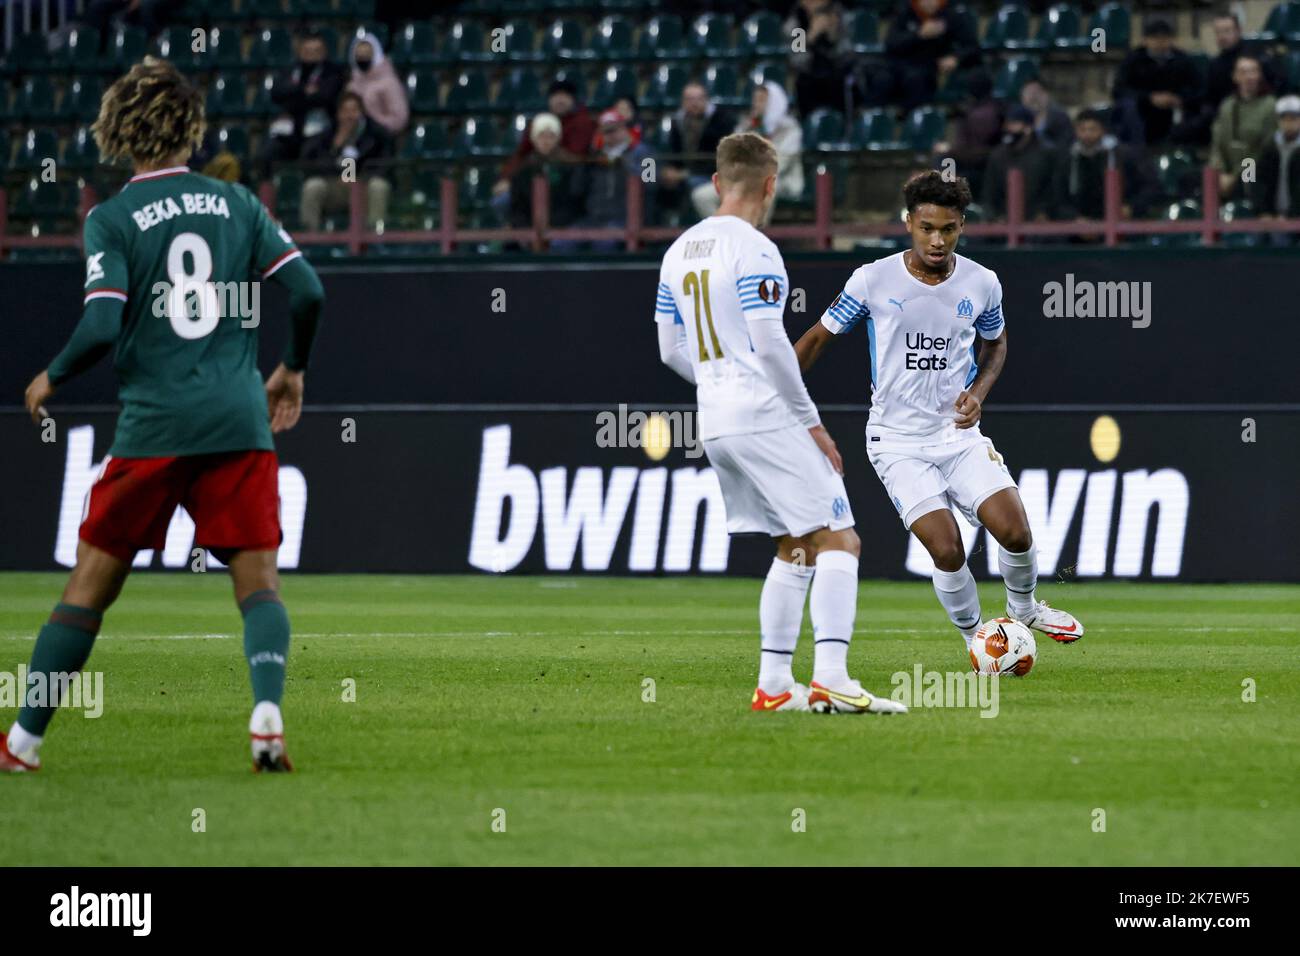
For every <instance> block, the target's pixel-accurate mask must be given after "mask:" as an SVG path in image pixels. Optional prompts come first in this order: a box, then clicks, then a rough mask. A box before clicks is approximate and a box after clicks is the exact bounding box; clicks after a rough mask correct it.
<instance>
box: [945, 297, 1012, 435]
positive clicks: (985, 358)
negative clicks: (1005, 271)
mask: <svg viewBox="0 0 1300 956" xmlns="http://www.w3.org/2000/svg"><path fill="white" fill-rule="evenodd" d="M975 331H976V332H977V333H978V334H979V337H980V347H979V354H978V355H977V357H976V362H977V366H976V368H977V371H976V373H975V378H974V379H972V380H971V383H970V385H968V386H967V387H966V388H964V389H963V390H962V391H961V394H959V395H958V396H957V401H956V402H954V403H953V407H954V408H955V409H956V411H957V419H956V424H957V427H958V428H970V427H972V426H974V425H975V424H976V423H978V422H979V420H980V416H981V415H982V414H983V411H984V402H985V400H986V399H987V398H988V397H989V392H990V391H991V390H992V389H993V383H994V382H996V381H997V380H998V376H999V375H1001V374H1002V366H1003V365H1005V364H1006V361H1007V327H1006V323H1005V322H1004V321H1003V320H1002V284H1001V283H1000V282H995V283H994V284H993V289H992V292H991V293H990V295H989V301H988V303H987V304H986V306H985V308H984V311H983V312H981V313H980V314H979V317H978V318H976V320H975Z"/></svg>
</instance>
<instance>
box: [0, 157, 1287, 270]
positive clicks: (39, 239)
mask: <svg viewBox="0 0 1300 956" xmlns="http://www.w3.org/2000/svg"><path fill="white" fill-rule="evenodd" d="M833 195H834V193H833V180H832V174H831V173H830V172H829V171H828V170H825V169H822V170H819V171H818V172H817V173H816V175H815V178H814V182H813V215H812V221H811V222H803V223H782V224H778V225H772V226H769V227H767V228H766V229H765V230H764V232H766V233H767V235H769V236H770V237H771V238H773V239H775V240H792V241H798V242H803V243H807V244H808V245H809V246H810V247H811V248H813V249H818V250H828V249H831V248H833V246H834V242H835V240H836V239H867V238H883V237H897V236H899V235H901V234H902V225H901V224H900V223H899V222H896V221H894V222H870V223H868V222H836V221H835V219H834V215H833V213H834V201H833ZM259 196H260V198H261V200H262V202H263V204H264V205H266V207H267V208H268V209H271V210H274V209H275V207H276V196H275V185H274V183H273V182H272V181H270V180H266V181H264V182H263V183H262V184H261V187H260V189H259ZM1104 197H1105V198H1104V210H1105V212H1104V215H1103V217H1102V218H1101V219H1091V220H1069V221H1027V220H1026V218H1025V212H1024V211H1025V181H1024V176H1023V174H1022V173H1021V172H1020V171H1019V170H1016V169H1012V170H1010V171H1009V172H1008V174H1007V216H1006V219H1005V220H1004V221H1000V222H973V223H970V224H968V225H967V226H965V228H964V229H963V233H964V234H965V235H967V236H971V237H976V238H981V239H984V238H987V239H1002V240H1004V241H1005V242H1006V244H1007V246H1008V247H1009V248H1013V249H1014V248H1017V247H1019V246H1021V245H1023V243H1024V242H1025V240H1029V239H1039V238H1058V239H1072V238H1078V237H1089V238H1094V239H1095V238H1097V237H1100V239H1101V244H1102V245H1104V246H1110V247H1113V246H1118V245H1119V244H1120V242H1121V240H1122V239H1124V238H1126V237H1133V236H1177V235H1195V236H1198V237H1199V239H1200V242H1201V243H1202V244H1203V245H1206V246H1212V245H1215V244H1216V243H1217V242H1218V241H1219V239H1220V238H1221V237H1222V236H1223V235H1224V234H1225V233H1234V234H1235V233H1300V218H1272V219H1233V220H1231V221H1226V220H1224V219H1223V218H1221V203H1220V201H1219V182H1218V173H1217V171H1216V170H1214V169H1212V168H1210V167H1208V166H1207V167H1205V168H1204V169H1202V171H1201V197H1200V198H1201V207H1202V208H1201V215H1200V217H1199V218H1195V219H1192V218H1188V219H1178V220H1166V219H1160V220H1135V219H1125V218H1123V217H1122V215H1121V209H1122V205H1123V182H1122V179H1121V174H1120V171H1119V170H1118V169H1108V170H1106V172H1105V193H1104ZM530 198H531V204H530V205H531V224H530V225H528V226H526V227H502V228H465V227H462V226H461V225H460V210H459V207H460V190H459V186H458V183H457V181H456V180H455V179H453V178H452V177H450V176H444V177H442V178H441V180H440V187H439V203H438V225H437V228H435V229H406V230H401V229H387V228H385V229H382V231H377V230H371V229H369V228H367V225H366V212H367V210H366V187H365V177H359V178H358V180H357V181H355V182H353V183H350V184H349V209H348V223H347V226H346V228H344V229H342V230H338V231H328V230H318V231H305V230H299V231H296V232H295V233H294V240H295V241H296V242H297V243H298V244H299V245H301V246H312V245H344V246H346V247H347V250H348V252H349V253H350V254H351V255H362V254H363V253H364V252H365V250H366V249H367V247H370V246H375V245H381V244H387V243H401V244H427V245H428V246H429V247H430V249H431V250H432V249H437V250H439V251H440V252H441V253H442V254H443V255H451V254H453V253H455V252H456V251H457V248H458V247H463V246H465V245H467V244H477V243H515V244H518V245H521V246H524V247H527V248H528V249H530V250H531V251H533V252H545V251H546V250H547V248H548V247H549V246H550V244H551V243H552V242H553V241H555V240H569V241H577V242H611V241H612V242H616V243H619V244H620V245H621V246H622V248H623V249H624V250H626V251H628V252H637V251H640V250H642V249H643V248H644V247H645V244H646V243H648V242H664V241H671V240H672V239H674V238H676V237H677V236H678V235H679V234H680V233H681V232H682V231H683V229H684V228H685V227H678V226H653V225H647V224H646V222H645V186H644V183H642V181H641V179H640V177H639V176H636V175H629V176H628V180H627V200H626V209H625V223H624V225H622V226H618V227H613V228H609V227H605V228H594V227H569V228H555V229H553V228H551V226H550V222H549V209H550V185H549V182H548V181H547V180H546V179H545V178H544V177H542V176H537V177H535V178H534V179H533V181H532V195H531V197H530ZM96 201H97V199H96V196H95V192H94V190H93V189H92V188H91V187H89V186H86V187H83V188H82V190H81V196H80V201H79V203H78V214H77V218H78V222H79V223H80V222H82V221H84V219H85V216H86V213H87V212H89V211H90V209H91V207H92V206H93V205H94V204H95V202H96ZM8 226H9V209H8V197H7V194H6V192H5V191H4V190H0V256H4V255H6V254H7V253H8V252H9V251H11V250H14V249H51V248H72V249H75V248H78V247H79V245H80V240H79V238H78V237H77V236H75V235H66V234H65V235H46V236H20V235H9V233H8Z"/></svg>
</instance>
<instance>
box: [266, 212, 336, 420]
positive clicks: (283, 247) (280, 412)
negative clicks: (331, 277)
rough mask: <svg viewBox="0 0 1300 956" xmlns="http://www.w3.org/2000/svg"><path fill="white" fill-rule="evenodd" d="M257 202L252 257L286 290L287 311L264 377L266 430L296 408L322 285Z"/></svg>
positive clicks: (299, 405) (293, 416)
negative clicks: (286, 327) (278, 348)
mask: <svg viewBox="0 0 1300 956" xmlns="http://www.w3.org/2000/svg"><path fill="white" fill-rule="evenodd" d="M249 198H250V200H251V201H252V202H255V203H257V205H258V210H257V235H256V238H255V241H254V245H253V255H254V261H255V262H256V263H257V265H258V268H259V270H260V274H261V276H262V278H264V279H273V280H274V281H276V282H278V283H279V284H280V285H282V286H284V287H285V288H286V289H287V290H288V292H289V316H290V321H291V323H292V326H291V328H290V331H289V343H288V345H287V346H285V350H284V357H283V358H282V359H281V361H280V365H279V366H278V367H277V368H276V369H275V371H274V372H272V373H271V377H270V378H268V379H267V380H266V402H267V410H268V412H269V414H270V416H271V431H272V432H273V433H279V432H282V431H285V430H287V429H290V428H292V427H293V426H294V425H296V424H297V423H298V417H299V416H300V415H301V414H302V398H303V391H304V386H305V383H304V378H305V373H306V370H307V364H308V361H309V359H310V357H311V348H312V343H313V342H314V341H315V339H316V330H317V327H318V326H319V325H320V316H321V310H322V309H323V307H324V305H325V289H324V287H323V286H322V285H321V281H320V277H319V276H318V275H316V270H315V269H313V268H312V267H311V265H310V264H309V263H308V262H307V260H306V259H304V258H303V255H302V252H301V251H300V250H299V249H298V247H297V246H295V245H294V243H293V239H292V238H290V236H289V233H287V232H286V231H285V230H284V229H283V228H282V227H281V226H280V225H279V224H278V223H276V222H275V220H273V219H272V218H271V217H270V215H269V214H268V213H267V211H266V209H265V208H264V207H262V205H261V203H260V202H258V200H257V199H256V198H255V197H253V196H252V195H251V194H250V195H249Z"/></svg>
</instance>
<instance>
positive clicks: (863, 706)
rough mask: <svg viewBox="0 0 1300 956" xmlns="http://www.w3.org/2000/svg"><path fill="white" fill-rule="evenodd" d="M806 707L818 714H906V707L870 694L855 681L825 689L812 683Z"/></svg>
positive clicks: (886, 698)
mask: <svg viewBox="0 0 1300 956" xmlns="http://www.w3.org/2000/svg"><path fill="white" fill-rule="evenodd" d="M808 706H809V707H810V708H812V710H814V711H816V712H817V713H819V714H905V713H907V707H906V705H904V704H901V703H899V702H898V701H896V700H890V699H889V698H888V697H877V696H876V695H875V694H870V693H868V692H867V691H866V690H865V689H864V688H863V687H862V685H861V684H860V683H858V682H857V681H855V680H850V681H849V682H848V683H847V684H842V685H841V686H839V687H826V686H823V685H822V684H819V683H817V682H816V681H813V682H812V693H810V694H809V695H808Z"/></svg>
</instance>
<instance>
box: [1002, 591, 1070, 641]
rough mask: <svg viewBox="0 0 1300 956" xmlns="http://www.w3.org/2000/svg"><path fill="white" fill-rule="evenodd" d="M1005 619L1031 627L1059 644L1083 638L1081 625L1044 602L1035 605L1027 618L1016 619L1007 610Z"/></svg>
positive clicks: (1063, 612)
mask: <svg viewBox="0 0 1300 956" xmlns="http://www.w3.org/2000/svg"><path fill="white" fill-rule="evenodd" d="M1007 617H1009V618H1011V619H1012V620H1014V621H1019V622H1020V623H1021V624H1023V625H1025V627H1032V628H1033V629H1034V630H1035V631H1042V632H1043V633H1044V634H1046V635H1047V636H1048V637H1050V638H1051V639H1052V640H1054V641H1058V642H1060V643H1061V644H1071V643H1073V642H1074V641H1077V640H1078V639H1079V638H1081V637H1083V625H1082V624H1080V623H1079V622H1078V621H1077V620H1076V619H1075V617H1074V615H1073V614H1070V613H1069V612H1067V611H1061V610H1058V609H1057V608H1054V607H1052V606H1051V605H1049V604H1048V603H1047V602H1046V601H1039V602H1038V603H1036V604H1035V605H1034V613H1033V614H1031V615H1030V616H1029V617H1017V616H1016V615H1015V614H1012V613H1011V608H1007Z"/></svg>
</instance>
